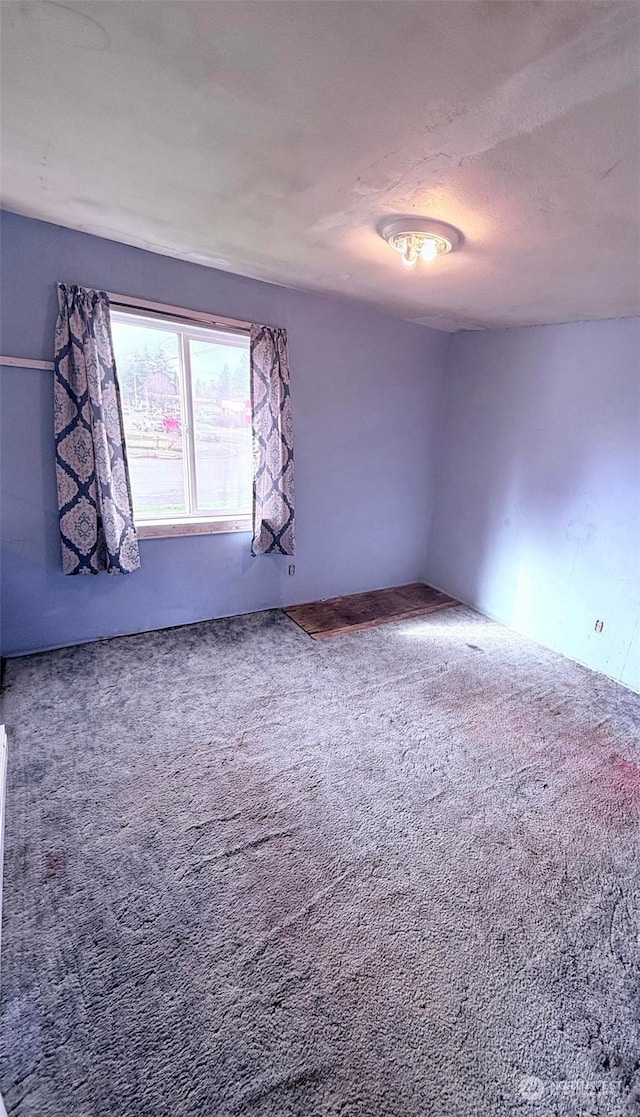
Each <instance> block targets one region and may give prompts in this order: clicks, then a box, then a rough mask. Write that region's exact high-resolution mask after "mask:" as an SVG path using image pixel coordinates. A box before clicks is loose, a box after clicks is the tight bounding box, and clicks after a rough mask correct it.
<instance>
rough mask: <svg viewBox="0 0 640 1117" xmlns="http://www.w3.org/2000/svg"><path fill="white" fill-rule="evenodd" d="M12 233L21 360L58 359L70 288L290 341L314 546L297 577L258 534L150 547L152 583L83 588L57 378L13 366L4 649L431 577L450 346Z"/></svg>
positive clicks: (5, 260) (6, 239) (79, 236)
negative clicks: (65, 506) (273, 330)
mask: <svg viewBox="0 0 640 1117" xmlns="http://www.w3.org/2000/svg"><path fill="white" fill-rule="evenodd" d="M1 232H2V264H3V277H4V278H3V283H2V320H1V324H2V333H1V345H0V350H1V352H2V353H4V354H5V355H7V356H12V357H25V358H27V359H31V360H33V359H39V360H51V357H52V339H53V328H54V319H55V304H56V296H55V283H56V282H57V281H58V280H62V281H65V282H69V283H79V284H83V285H86V286H95V287H101V288H106V289H107V290H111V291H117V292H118V293H121V294H128V295H133V296H137V297H140V298H148V299H151V300H153V301H156V302H165V303H169V304H173V305H177V306H184V307H188V308H190V309H194V310H207V311H210V312H214V313H219V314H222V315H229V316H236V317H239V318H244V319H249V320H252V321H264V322H270V323H275V324H278V325H282V326H285V327H286V328H287V329H288V331H289V344H290V358H291V369H292V373H291V376H292V402H293V412H294V424H295V436H296V487H297V536H298V554H297V556H296V560H295V562H296V574H295V576H294V577H293V578H292V577H289V576H288V574H287V567H288V562H289V560H288V559H286V558H283V557H281V558H278V557H268V556H266V557H261V558H256V559H251V558H250V557H249V536H248V535H247V534H231V535H219V536H199V537H191V538H188V537H183V538H174V539H160V540H157V539H153V540H144V541H143V542H142V543H141V547H142V561H143V569H142V570H141V571H140V572H139V573H136V574H133V575H130V576H128V577H108V576H107V575H99V576H97V577H77V578H68V577H66V578H65V577H64V576H63V574H62V573H61V570H60V557H59V546H58V535H57V522H56V493H55V474H54V466H53V438H52V423H53V420H52V393H53V379H52V374H51V373H49V372H42V371H40V372H38V371H30V370H27V371H25V370H21V369H6V368H3V369H2V370H1V371H0V392H1V404H2V407H1V424H2V426H1V458H0V469H1V483H2V503H1V524H0V527H1V531H2V553H1V561H2V567H1V575H2V585H1V593H2V602H1V604H2V619H3V625H2V645H1V646H2V652H3V654H5V655H14V654H16V653H20V652H28V651H33V650H35V649H40V648H47V647H53V646H58V645H62V644H69V643H75V642H78V641H83V640H93V639H96V638H99V637H103V636H112V635H115V634H118V633H125V632H136V631H141V630H144V629H154V628H160V627H164V626H168V625H178V624H186V623H188V622H191V621H197V620H201V619H203V618H207V617H216V616H225V615H231V614H234V613H241V612H247V611H251V610H254V609H264V608H268V607H272V606H279V605H283V604H293V603H296V602H300V601H309V600H314V599H316V598H321V597H328V596H332V595H334V594H341V593H350V592H356V591H358V590H365V589H371V588H374V587H381V586H387V585H394V584H400V583H403V582H410V581H414V580H416V579H418V578H419V577H420V576H421V574H422V568H423V565H424V551H425V547H426V532H427V521H428V514H429V507H428V504H429V502H428V499H425V478H430V477H431V476H432V475H433V463H432V460H431V453H432V446H433V438H432V430H433V424H434V415H435V406H436V398H437V389H438V381H439V378H440V374H441V370H442V367H443V361H444V352H445V347H446V344H447V341H448V338H447V336H446V335H444V334H441V333H437V332H434V331H430V330H428V329H424V328H422V327H418V326H411V325H409V324H406V323H404V322H401V321H398V320H396V319H393V318H390V317H385V316H384V315H381V314H376V313H372V312H369V311H366V310H362V309H360V308H359V307H357V306H355V305H351V304H347V303H344V302H342V303H341V302H339V301H335V300H331V299H325V298H320V297H314V296H311V295H305V294H301V293H298V292H294V291H290V290H286V289H284V288H280V287H274V286H270V285H268V284H263V283H258V282H254V281H252V280H247V279H242V278H240V277H238V276H233V275H228V274H226V273H223V272H218V271H214V270H213V269H210V268H204V267H200V266H198V265H196V264H189V263H185V262H182V261H178V260H173V259H170V258H168V257H165V256H159V255H155V254H153V253H149V252H142V251H140V250H139V249H135V248H129V247H126V246H124V245H120V244H117V243H114V242H112V241H107V240H101V239H99V238H96V237H91V236H87V235H85V234H83V233H77V232H72V231H70V230H67V229H62V228H59V227H57V226H55V225H49V224H45V223H42V222H38V221H32V220H30V219H28V218H24V217H18V216H16V215H14V214H8V213H4V214H2V226H1ZM426 487H427V490H428V487H429V483H428V482H427V486H426Z"/></svg>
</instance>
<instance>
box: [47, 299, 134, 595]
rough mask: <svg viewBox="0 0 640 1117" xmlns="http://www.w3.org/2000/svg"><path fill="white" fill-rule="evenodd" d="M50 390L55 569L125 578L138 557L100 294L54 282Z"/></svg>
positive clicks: (110, 346) (107, 329) (109, 342)
mask: <svg viewBox="0 0 640 1117" xmlns="http://www.w3.org/2000/svg"><path fill="white" fill-rule="evenodd" d="M54 385H55V386H54V427H55V439H56V475H57V483H58V506H59V509H60V536H61V542H62V569H63V571H64V573H65V574H97V573H99V571H101V570H106V571H107V572H108V573H109V574H129V573H131V571H133V570H137V569H138V567H139V566H140V555H139V551H138V538H137V535H136V530H135V526H134V522H133V506H132V501H131V488H130V484H129V470H128V467H127V455H126V450H125V443H124V428H123V423H122V410H121V405H120V391H119V388H118V377H117V373H116V365H115V360H114V355H113V343H112V339H111V317H110V313H109V299H108V298H107V295H106V294H105V292H104V291H90V290H86V289H85V288H83V287H68V286H66V285H65V284H62V283H60V284H58V322H57V326H56V338H55V381H54Z"/></svg>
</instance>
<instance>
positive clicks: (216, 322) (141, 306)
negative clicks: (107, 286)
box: [107, 291, 253, 333]
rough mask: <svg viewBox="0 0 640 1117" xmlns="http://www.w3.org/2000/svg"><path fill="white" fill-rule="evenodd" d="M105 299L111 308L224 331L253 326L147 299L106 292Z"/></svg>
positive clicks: (239, 320) (249, 323) (246, 330)
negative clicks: (177, 319)
mask: <svg viewBox="0 0 640 1117" xmlns="http://www.w3.org/2000/svg"><path fill="white" fill-rule="evenodd" d="M107 298H108V299H109V302H110V304H111V306H112V307H114V308H115V309H117V308H120V309H121V310H143V311H144V310H150V311H153V312H155V313H156V314H161V315H165V316H166V317H168V318H181V319H182V321H183V322H193V323H194V324H195V325H200V326H203V325H205V326H222V327H224V328H226V329H232V330H242V331H243V332H245V333H248V332H249V330H250V329H251V326H252V325H253V323H252V322H245V321H244V320H243V319H242V318H224V317H222V316H221V315H219V314H208V313H207V312H206V311H205V310H202V311H201V310H185V308H184V307H181V306H169V305H168V304H167V303H155V302H151V301H150V300H149V299H136V298H134V297H133V296H130V295H116V294H114V292H113V291H107Z"/></svg>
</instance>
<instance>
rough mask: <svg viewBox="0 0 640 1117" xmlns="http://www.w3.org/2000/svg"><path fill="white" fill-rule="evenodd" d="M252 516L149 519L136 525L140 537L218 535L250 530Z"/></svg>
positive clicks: (161, 537) (160, 537)
mask: <svg viewBox="0 0 640 1117" xmlns="http://www.w3.org/2000/svg"><path fill="white" fill-rule="evenodd" d="M251 530H252V528H251V517H250V516H236V517H235V519H230V520H182V521H180V520H147V521H146V523H141V524H137V525H136V531H137V532H138V538H139V539H163V538H165V537H167V536H173V535H218V534H222V533H223V532H225V533H226V532H232V531H246V532H250V531H251Z"/></svg>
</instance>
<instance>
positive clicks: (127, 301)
mask: <svg viewBox="0 0 640 1117" xmlns="http://www.w3.org/2000/svg"><path fill="white" fill-rule="evenodd" d="M106 294H107V298H108V299H109V303H110V304H111V306H113V307H114V308H116V309H118V308H119V309H120V310H149V311H151V312H154V313H156V314H161V315H165V316H166V317H172V318H181V319H182V321H183V322H193V323H194V325H198V324H199V325H201V326H202V325H206V326H220V327H222V328H223V329H231V330H240V331H242V332H243V333H249V331H250V329H251V326H252V325H253V323H252V322H245V321H244V320H243V319H241V318H223V317H221V316H220V315H216V314H207V312H206V311H204V310H203V311H199V310H193V311H185V310H184V308H183V307H179V306H168V305H167V304H166V303H154V302H150V301H149V299H136V298H134V297H133V296H132V295H116V294H115V293H114V292H112V291H107V292H106ZM263 324H264V325H266V323H263ZM269 328H270V329H271V328H275V327H269ZM0 365H5V366H8V367H9V368H38V369H44V370H46V371H47V372H53V370H54V368H55V365H54V363H53V361H30V360H28V359H27V358H26V357H1V356H0Z"/></svg>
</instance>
